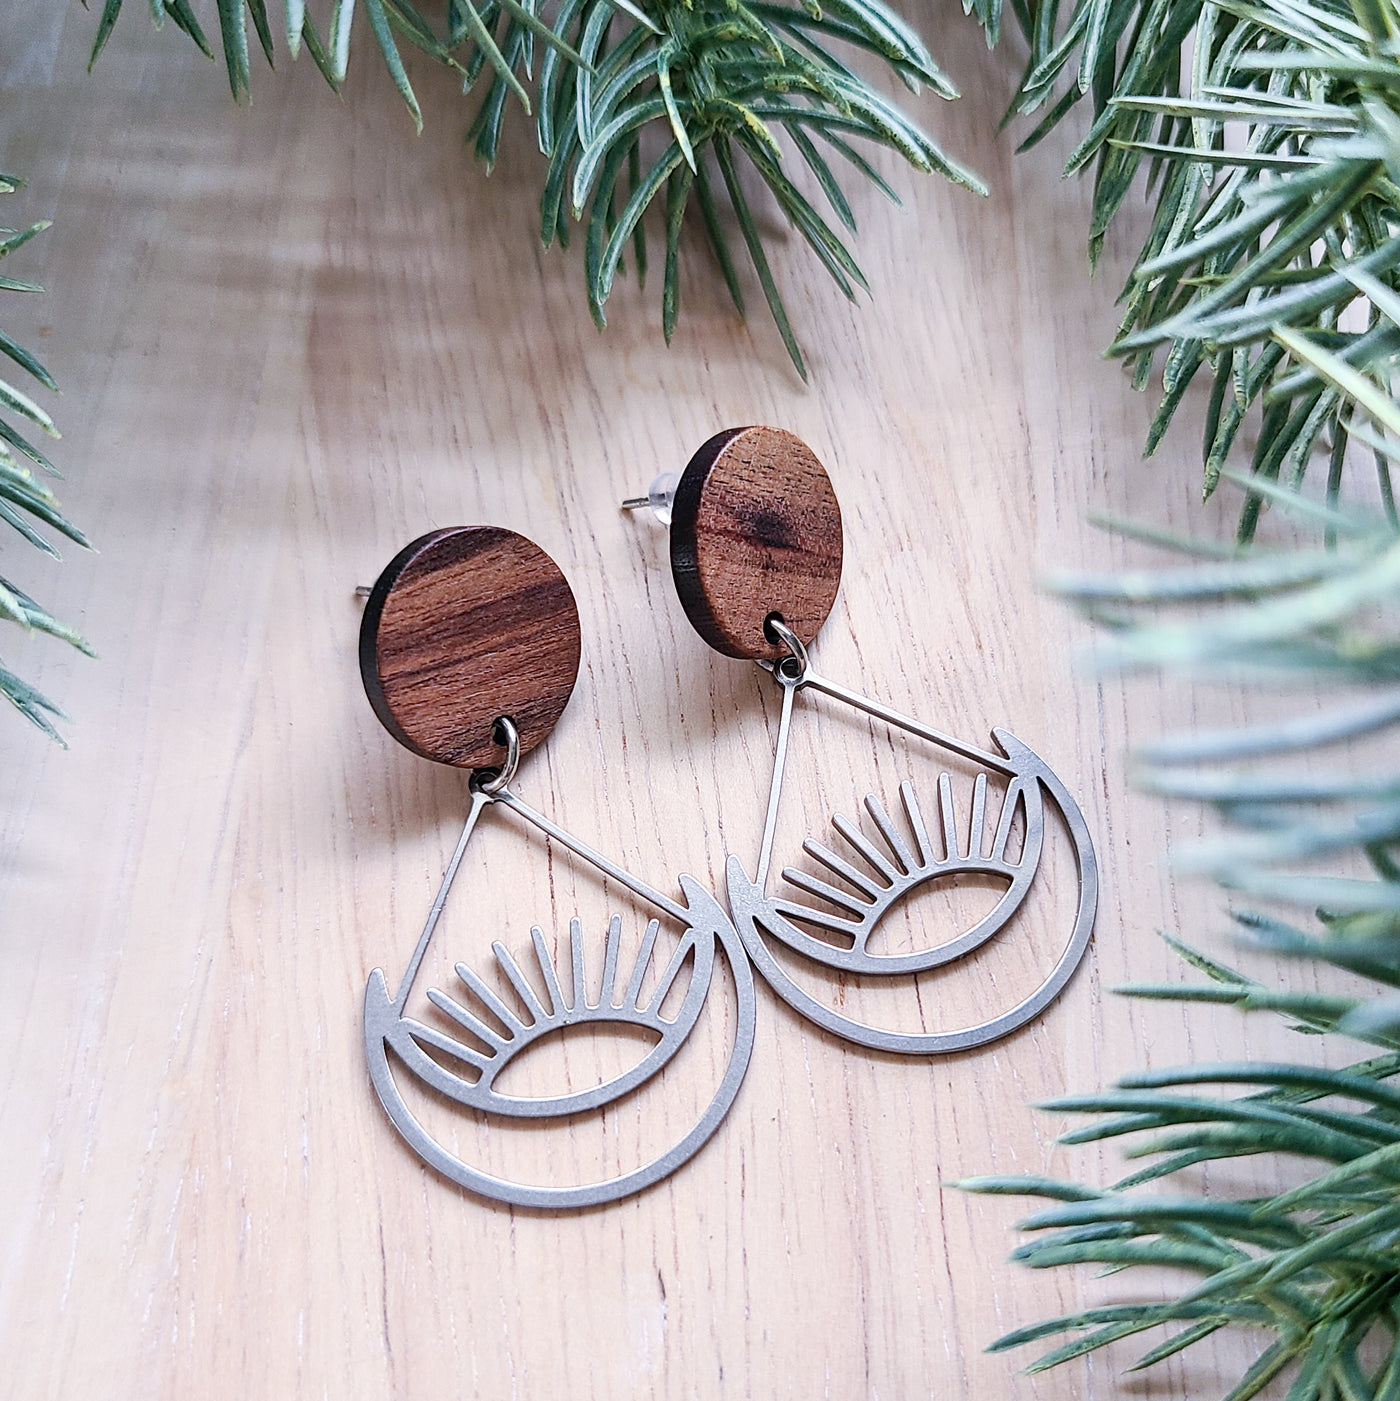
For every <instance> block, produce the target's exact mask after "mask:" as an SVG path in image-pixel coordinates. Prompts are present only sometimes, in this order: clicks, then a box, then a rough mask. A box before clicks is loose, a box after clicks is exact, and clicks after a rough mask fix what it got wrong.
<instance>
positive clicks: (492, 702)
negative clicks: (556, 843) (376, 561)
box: [360, 526, 580, 769]
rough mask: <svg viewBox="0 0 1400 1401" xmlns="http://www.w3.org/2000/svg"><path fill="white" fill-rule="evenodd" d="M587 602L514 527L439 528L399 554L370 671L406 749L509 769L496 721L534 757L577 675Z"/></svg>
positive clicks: (363, 643)
mask: <svg viewBox="0 0 1400 1401" xmlns="http://www.w3.org/2000/svg"><path fill="white" fill-rule="evenodd" d="M579 651H580V634H579V621H578V606H577V605H576V604H575V602H574V595H573V591H572V590H571V589H570V588H569V583H568V580H567V579H565V578H564V576H563V574H562V573H560V571H559V566H558V565H557V564H555V563H554V561H553V560H552V559H550V557H549V556H548V555H547V554H545V552H544V551H543V550H542V549H540V547H539V546H538V545H536V544H534V543H532V542H531V541H529V540H527V539H525V537H524V536H523V535H517V534H516V533H515V532H514V531H512V530H503V529H500V528H499V527H496V526H462V527H458V528H456V529H452V530H435V531H433V532H432V533H431V534H430V535H424V536H423V537H422V538H421V539H418V540H415V541H414V542H413V543H412V544H411V545H409V546H408V547H407V548H406V549H404V550H401V551H400V552H399V554H397V555H396V556H395V557H394V559H393V560H392V562H391V563H390V564H389V566H388V568H387V569H385V571H384V572H383V573H382V574H381V575H380V576H379V578H378V580H377V581H376V582H375V584H374V587H373V588H372V589H371V590H370V594H369V600H368V602H367V603H366V604H365V612H364V618H363V620H362V621H361V624H360V675H361V676H362V677H363V679H364V683H365V691H366V693H367V694H368V696H369V701H370V704H371V705H372V706H373V707H374V713H375V714H376V715H378V716H379V719H380V720H381V721H382V722H383V725H384V728H385V729H387V730H388V731H389V733H390V734H391V735H393V736H394V738H395V739H396V740H398V741H399V743H400V744H403V745H406V746H407V747H408V748H409V749H411V750H413V752H414V753H415V754H421V755H422V756H423V757H424V758H425V759H435V760H436V761H437V762H438V763H440V764H452V765H453V766H454V767H457V768H465V769H481V768H489V767H492V766H493V765H497V764H500V763H501V762H502V760H503V758H504V757H505V751H504V749H503V748H502V747H501V746H500V745H499V744H498V743H497V742H496V740H495V738H494V737H493V735H492V727H493V725H494V723H495V720H496V718H497V717H498V716H501V715H506V716H509V717H510V719H512V720H513V721H514V722H515V726H516V728H517V730H519V732H520V752H521V753H522V754H524V753H526V752H527V751H529V750H531V749H533V748H534V747H535V746H536V745H537V744H539V743H540V741H541V740H543V739H544V738H545V736H546V735H548V734H549V732H550V730H552V729H553V728H554V725H555V722H556V721H557V720H558V719H559V717H560V716H561V715H562V714H563V713H564V707H565V706H566V705H567V704H568V703H569V696H570V694H571V693H572V692H573V689H574V681H575V679H576V678H577V677H578V664H579Z"/></svg>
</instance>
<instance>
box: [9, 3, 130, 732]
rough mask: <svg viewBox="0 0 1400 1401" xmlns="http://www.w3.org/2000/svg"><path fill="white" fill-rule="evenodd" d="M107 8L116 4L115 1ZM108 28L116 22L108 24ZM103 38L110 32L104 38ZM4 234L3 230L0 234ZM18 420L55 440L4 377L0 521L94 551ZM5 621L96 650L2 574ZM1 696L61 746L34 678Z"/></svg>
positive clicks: (29, 368) (40, 544) (16, 238)
mask: <svg viewBox="0 0 1400 1401" xmlns="http://www.w3.org/2000/svg"><path fill="white" fill-rule="evenodd" d="M108 9H109V10H110V9H113V6H112V5H110V4H109V6H108ZM109 27H110V26H109ZM104 38H105V36H104ZM19 183H20V182H19V181H17V180H13V179H7V180H6V181H5V184H6V185H7V186H8V187H9V188H10V189H13V188H15V187H16V186H17V185H18V184H19ZM46 228H48V223H47V222H42V223H37V224H33V225H31V226H29V227H28V228H27V229H25V230H23V231H22V232H19V233H9V231H6V233H8V237H4V241H3V242H0V254H7V253H9V252H11V251H13V250H14V249H16V248H19V247H20V246H21V245H23V244H25V243H27V242H28V241H29V240H30V239H31V238H32V237H34V235H36V234H38V233H41V232H42V231H43V230H44V229H46ZM0 237H3V235H0ZM8 285H9V286H10V287H11V289H12V290H25V291H27V290H31V289H32V290H36V291H37V290H38V289H37V288H33V285H32V284H26V283H16V282H14V281H13V279H10V280H8ZM0 354H3V355H5V356H7V357H8V358H9V359H10V360H11V361H12V362H13V363H14V364H16V365H18V366H19V367H20V368H21V369H22V370H24V371H26V372H27V373H28V374H30V375H31V376H33V378H34V379H36V380H37V381H38V382H39V383H40V384H41V385H43V387H44V388H45V389H48V390H53V391H56V390H57V389H58V386H57V384H55V383H54V379H53V376H52V375H51V374H50V373H49V372H48V371H47V370H46V369H45V368H44V367H43V365H42V364H40V362H39V360H38V359H37V358H36V357H35V356H34V355H32V354H31V353H30V352H29V351H27V350H26V349H25V348H24V347H23V346H22V345H20V344H19V343H18V342H17V341H15V340H13V339H11V337H9V336H8V335H5V334H4V333H3V332H0ZM14 417H19V418H22V419H27V420H28V421H29V422H30V423H33V424H36V425H37V426H38V427H39V428H40V429H41V430H42V431H43V432H44V433H46V434H48V435H49V436H50V437H52V438H57V437H58V436H59V434H58V429H57V428H56V427H55V426H54V422H53V419H52V418H50V416H49V414H48V411H47V410H46V409H44V408H42V407H41V406H40V405H39V404H37V403H36V402H35V401H34V400H33V399H31V398H30V397H29V395H28V394H26V393H24V391H23V390H20V389H17V388H16V387H15V386H14V385H12V384H9V383H8V382H6V381H5V380H3V379H0V521H3V522H4V523H5V524H6V525H8V526H10V527H12V528H13V529H14V530H15V531H16V532H17V533H18V534H19V535H20V536H21V537H22V538H23V539H24V540H26V541H27V542H28V543H29V544H31V545H33V546H34V547H35V548H36V549H38V550H41V551H42V552H43V553H45V554H48V555H51V556H54V557H56V556H57V555H58V551H57V549H55V547H54V545H53V543H52V541H51V540H50V539H49V538H48V536H47V534H45V532H44V530H43V529H42V527H45V526H47V527H48V528H49V529H51V530H54V531H57V532H58V533H59V534H60V535H64V536H66V537H67V538H68V539H69V540H72V541H73V542H74V543H75V544H78V545H82V546H83V547H84V548H91V546H90V545H89V544H88V540H87V537H86V536H85V535H84V534H83V533H82V531H81V530H79V529H78V527H77V526H76V525H74V524H73V522H72V521H70V520H69V519H68V517H67V516H66V515H64V513H63V511H62V509H61V508H60V507H59V504H58V502H57V500H56V499H55V497H54V494H53V492H52V491H51V490H50V489H49V487H48V486H47V485H46V484H45V483H44V482H43V481H42V480H41V479H39V478H38V477H36V476H35V475H34V473H33V470H32V469H31V467H30V466H29V465H27V464H26V462H25V461H24V460H23V459H25V458H27V459H29V462H30V463H33V464H34V466H37V467H40V468H42V469H43V470H44V471H46V472H49V473H50V474H52V475H57V473H56V471H55V469H54V467H53V464H52V463H50V462H49V460H48V458H47V457H45V456H44V454H43V453H41V452H40V451H39V450H38V449H37V448H35V447H34V446H33V444H32V443H30V442H29V440H28V439H27V438H26V437H25V436H24V435H23V434H22V433H21V432H20V431H19V430H18V429H17V428H16V427H15V426H14V424H13V423H12V422H11V421H10V420H11V419H12V418H14ZM0 621H4V622H11V623H16V624H18V625H19V626H20V627H21V628H23V629H24V631H26V632H45V633H48V634H49V635H50V636H52V637H58V638H61V639H62V640H63V641H65V642H68V643H70V644H71V645H73V646H74V647H76V648H78V650H79V651H81V652H84V653H86V654H87V655H88V656H93V655H95V654H94V653H93V650H92V648H91V647H90V646H89V645H88V643H87V642H86V641H85V640H84V639H83V638H82V636H80V635H79V634H78V633H77V632H76V631H75V630H74V629H73V628H71V627H69V626H68V625H67V624H66V623H61V622H59V621H58V619H57V618H55V617H54V616H53V615H52V614H51V613H49V612H48V610H47V609H45V608H44V607H42V606H41V605H40V604H38V603H36V602H35V601H34V599H32V598H31V597H30V596H29V595H28V594H27V593H25V592H24V591H23V590H22V589H21V588H19V587H18V585H16V584H13V583H11V582H10V581H9V580H8V579H2V578H0ZM0 695H3V696H4V697H5V698H6V699H7V700H8V701H9V702H10V704H11V705H13V706H14V707H15V708H16V709H17V710H18V711H19V712H20V714H21V715H23V716H24V717H25V718H26V719H27V720H29V721H30V722H31V723H33V724H35V725H37V726H38V727H39V728H40V729H41V730H43V731H44V733H45V734H47V735H49V736H50V737H51V738H52V739H55V740H57V741H58V742H59V743H60V744H62V743H63V739H62V737H61V736H60V735H59V733H58V731H57V729H56V728H55V727H54V724H53V721H54V719H60V720H66V719H67V718H68V717H67V716H66V715H65V714H64V713H63V711H62V710H60V709H59V707H58V706H57V705H55V704H54V702H52V701H51V700H49V699H48V698H47V697H46V696H44V695H42V694H41V693H40V692H39V691H36V690H35V689H34V688H33V687H32V686H30V685H29V683H28V682H26V681H23V680H21V679H20V678H19V677H18V676H16V675H15V674H14V673H13V672H12V671H10V670H9V669H8V668H6V667H4V666H3V665H0Z"/></svg>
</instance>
